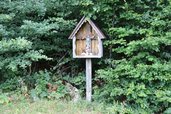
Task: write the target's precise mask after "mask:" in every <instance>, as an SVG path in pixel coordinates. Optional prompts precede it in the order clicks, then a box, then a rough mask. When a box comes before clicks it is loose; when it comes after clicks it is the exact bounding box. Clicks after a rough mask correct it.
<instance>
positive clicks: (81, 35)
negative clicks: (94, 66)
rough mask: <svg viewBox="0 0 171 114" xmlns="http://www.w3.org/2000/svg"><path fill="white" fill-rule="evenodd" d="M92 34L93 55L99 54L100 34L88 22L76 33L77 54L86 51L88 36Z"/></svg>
mask: <svg viewBox="0 0 171 114" xmlns="http://www.w3.org/2000/svg"><path fill="white" fill-rule="evenodd" d="M87 36H90V37H91V38H92V40H91V52H92V54H93V55H98V53H99V49H98V38H97V37H98V36H97V33H96V32H95V30H93V28H92V27H91V26H90V24H89V23H88V22H86V23H84V24H83V25H82V28H80V30H79V31H78V32H77V34H76V55H77V56H79V55H81V54H82V53H84V52H85V48H86V37H87Z"/></svg>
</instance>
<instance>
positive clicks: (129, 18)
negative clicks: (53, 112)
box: [0, 0, 171, 114]
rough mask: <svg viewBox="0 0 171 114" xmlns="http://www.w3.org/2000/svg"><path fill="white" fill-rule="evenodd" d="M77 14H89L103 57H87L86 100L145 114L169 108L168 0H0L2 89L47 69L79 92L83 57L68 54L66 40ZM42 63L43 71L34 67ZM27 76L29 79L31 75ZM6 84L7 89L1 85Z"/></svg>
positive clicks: (170, 48)
mask: <svg viewBox="0 0 171 114" xmlns="http://www.w3.org/2000/svg"><path fill="white" fill-rule="evenodd" d="M83 15H86V16H88V17H91V18H92V19H93V20H94V21H95V23H96V24H97V25H98V26H99V28H101V29H102V31H103V32H104V33H105V35H106V37H107V40H105V41H103V42H104V57H103V58H102V59H99V60H94V63H93V66H94V67H93V70H94V71H95V72H94V73H93V74H94V80H93V87H94V94H93V97H94V100H97V101H102V102H106V103H114V102H115V101H117V102H119V103H123V104H124V105H125V106H126V107H127V106H130V107H134V108H137V109H141V110H144V113H149V114H150V113H154V112H155V113H160V112H164V111H165V110H167V109H169V107H171V20H170V19H171V1H169V0H156V1H154V0H143V1H142V0H79V1H78V0H67V1H65V0H37V1H35V0H25V1H23V0H11V1H10V0H9V1H0V58H1V59H0V60H1V63H0V85H1V86H0V87H1V88H0V89H2V92H7V91H11V90H15V89H17V88H19V89H21V86H18V85H17V84H19V83H18V82H17V80H18V79H20V78H22V79H23V80H24V81H25V82H24V83H26V84H28V82H29V80H27V79H28V76H30V78H31V77H34V76H36V75H38V74H40V75H39V76H42V77H44V76H46V75H48V74H47V73H46V72H47V71H48V72H51V73H50V74H53V75H48V76H50V78H52V77H54V76H55V77H56V78H57V79H58V80H64V79H65V80H66V81H69V82H70V83H72V84H73V85H75V86H76V87H77V88H79V89H80V90H82V91H83V92H84V86H83V84H84V83H85V82H84V81H83V80H82V79H84V78H83V77H80V74H82V72H83V71H84V60H83V59H72V50H71V41H70V40H68V39H67V38H68V36H69V34H70V33H71V31H72V30H73V28H74V27H75V25H76V23H77V22H78V21H79V19H80V18H81V17H82V16H83ZM45 69H46V70H47V71H46V72H44V73H45V74H44V75H43V74H42V71H40V70H45ZM39 71H40V72H41V73H37V72H39ZM77 76H78V77H77ZM81 76H82V75H81ZM15 79H16V80H15ZM40 79H44V78H40ZM11 80H12V81H11ZM33 80H35V83H33V84H36V80H37V79H34V78H33ZM78 80H80V82H78ZM46 82H47V83H49V81H47V80H46V79H45V83H46ZM6 83H7V85H9V86H7V87H8V89H4V88H3V87H4V86H3V87H2V85H5V84H6ZM45 83H44V81H43V87H44V86H46V84H45ZM51 83H53V82H51ZM40 85H41V84H40ZM27 86H30V85H29V84H28V85H27ZM30 87H31V88H29V90H30V92H31V90H32V95H36V97H37V96H40V95H41V94H42V92H40V93H38V94H34V91H36V87H35V86H30ZM39 87H40V88H41V89H42V88H43V87H42V86H39ZM33 90H34V91H33ZM42 91H44V89H43V90H42ZM43 95H46V96H47V95H48V93H45V94H43ZM83 95H84V94H83ZM118 110H119V109H118ZM127 113H129V112H127Z"/></svg>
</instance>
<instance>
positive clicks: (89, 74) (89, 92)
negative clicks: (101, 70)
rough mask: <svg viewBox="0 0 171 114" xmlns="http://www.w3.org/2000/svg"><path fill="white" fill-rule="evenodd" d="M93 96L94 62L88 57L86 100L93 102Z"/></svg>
mask: <svg viewBox="0 0 171 114" xmlns="http://www.w3.org/2000/svg"><path fill="white" fill-rule="evenodd" d="M91 96H92V62H91V59H86V100H87V101H90V102H91Z"/></svg>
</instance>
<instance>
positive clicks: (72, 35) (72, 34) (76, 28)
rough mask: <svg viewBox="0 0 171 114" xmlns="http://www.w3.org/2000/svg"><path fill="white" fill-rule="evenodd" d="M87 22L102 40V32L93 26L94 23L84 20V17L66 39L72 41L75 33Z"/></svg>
mask: <svg viewBox="0 0 171 114" xmlns="http://www.w3.org/2000/svg"><path fill="white" fill-rule="evenodd" d="M85 22H88V23H89V24H90V25H91V26H92V28H93V29H94V30H95V31H96V33H97V34H98V36H99V38H100V39H104V38H105V36H104V34H103V33H102V31H101V30H100V29H99V28H98V27H97V26H96V25H95V24H94V22H93V21H92V20H90V19H88V18H86V17H85V16H84V17H83V18H82V19H81V20H80V22H79V23H78V24H77V26H76V27H75V29H74V30H73V32H72V33H71V35H70V36H69V38H68V39H73V37H75V35H76V33H77V32H78V31H79V30H80V28H81V26H82V25H83V24H84V23H85Z"/></svg>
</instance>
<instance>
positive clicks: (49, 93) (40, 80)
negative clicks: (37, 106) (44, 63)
mask: <svg viewBox="0 0 171 114" xmlns="http://www.w3.org/2000/svg"><path fill="white" fill-rule="evenodd" d="M52 77H53V76H52V74H51V73H50V72H47V71H39V72H38V73H35V74H34V75H32V79H30V81H31V82H30V83H32V84H34V86H35V87H34V88H33V89H31V91H30V96H31V97H32V99H33V100H34V101H36V100H39V99H43V98H47V99H60V98H64V97H65V95H66V94H67V90H66V88H65V86H64V85H63V84H62V82H61V81H60V80H53V78H52ZM32 81H35V82H32ZM27 82H28V81H27Z"/></svg>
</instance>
